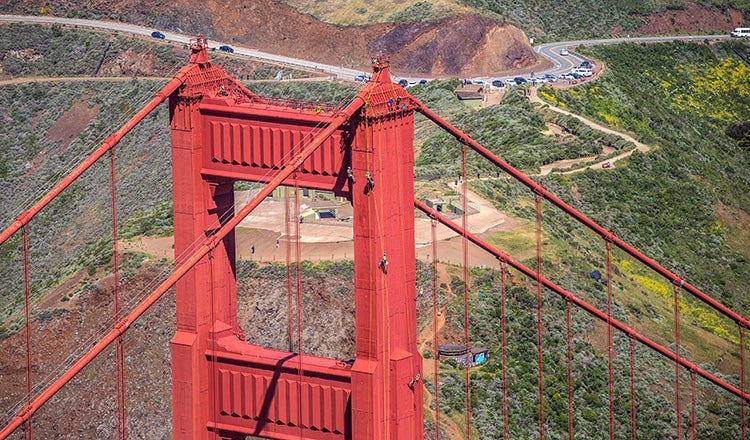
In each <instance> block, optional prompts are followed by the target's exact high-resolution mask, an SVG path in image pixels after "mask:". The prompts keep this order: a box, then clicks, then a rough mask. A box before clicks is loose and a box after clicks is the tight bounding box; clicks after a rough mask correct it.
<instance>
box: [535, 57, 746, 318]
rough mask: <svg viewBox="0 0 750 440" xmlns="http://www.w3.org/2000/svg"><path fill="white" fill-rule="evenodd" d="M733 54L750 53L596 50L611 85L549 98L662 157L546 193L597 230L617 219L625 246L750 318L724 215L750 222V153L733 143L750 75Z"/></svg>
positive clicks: (742, 263)
mask: <svg viewBox="0 0 750 440" xmlns="http://www.w3.org/2000/svg"><path fill="white" fill-rule="evenodd" d="M731 44H734V45H738V47H739V48H740V49H742V50H744V51H745V52H748V51H750V48H748V47H747V45H741V44H738V43H736V42H734V43H723V44H719V45H717V46H716V47H713V46H707V45H703V44H684V43H672V44H660V45H634V44H626V45H619V46H600V47H596V48H591V49H589V53H588V54H589V55H590V56H592V57H595V58H598V59H602V60H603V61H605V62H606V63H607V65H608V66H609V69H608V71H607V72H606V74H605V75H604V77H603V78H601V79H600V80H598V81H597V82H596V83H593V84H587V85H584V86H582V87H578V88H574V89H568V90H556V91H554V90H548V91H547V92H548V93H549V94H550V95H551V96H554V99H555V100H556V101H559V102H563V103H564V104H565V105H566V106H567V108H569V109H570V110H571V111H573V112H576V113H582V114H585V115H587V116H589V117H591V118H594V119H598V120H601V121H602V122H606V121H609V122H610V123H612V124H613V125H615V126H617V127H619V128H620V129H624V130H628V131H632V132H634V133H636V135H637V136H638V137H640V138H641V140H643V141H645V142H648V143H650V144H653V145H656V146H657V148H656V149H655V150H654V151H652V152H650V153H649V154H648V155H643V154H640V153H637V152H636V153H634V154H633V155H632V156H631V157H630V159H629V160H628V165H627V167H618V168H617V169H615V170H612V171H613V172H608V173H597V172H590V171H587V172H584V173H580V174H578V175H575V176H570V179H569V181H568V182H567V183H566V184H565V185H561V184H560V182H561V181H560V180H558V179H555V178H550V179H546V180H545V182H544V183H545V185H546V186H547V187H548V188H549V189H550V190H552V191H554V192H556V193H557V194H558V195H560V196H561V197H564V198H565V199H566V200H567V201H568V203H570V204H572V205H573V206H574V207H576V208H577V209H580V210H581V211H583V212H584V213H586V214H587V215H589V216H590V217H591V218H593V219H594V220H595V221H599V222H602V223H605V224H606V223H610V222H611V220H612V219H617V221H616V225H617V226H616V228H617V233H618V235H619V236H620V237H621V238H623V239H625V240H627V241H628V242H630V243H632V244H634V245H635V246H636V247H638V248H639V249H640V250H641V251H645V252H646V253H647V254H649V255H650V256H651V257H653V258H655V259H656V260H657V261H666V262H673V263H671V266H672V269H673V270H674V271H676V272H677V273H683V274H685V275H686V276H687V278H688V279H689V280H691V283H693V284H694V285H697V286H701V288H702V289H705V290H704V291H707V292H709V293H710V294H711V295H712V296H714V297H715V298H717V299H719V300H720V301H722V302H724V303H725V304H727V305H730V306H732V307H733V308H734V309H736V310H740V311H743V310H747V309H748V307H750V302H749V301H748V299H747V298H743V297H742V295H739V292H741V291H743V289H744V287H743V286H744V283H745V281H746V280H747V278H748V274H750V260H749V259H750V254H748V253H747V252H746V251H745V252H744V253H743V254H740V253H737V252H735V251H733V250H732V249H731V241H732V240H733V237H732V236H729V235H727V234H726V230H727V228H728V226H729V225H727V224H724V223H723V222H722V220H721V219H720V218H719V215H718V213H717V211H716V207H717V205H718V204H723V205H726V206H730V207H733V208H736V209H739V210H741V211H743V212H745V213H747V212H750V191H749V190H750V174H748V173H747V163H748V159H749V157H748V153H749V152H748V150H747V149H746V148H742V147H741V146H740V145H739V144H738V142H737V141H736V140H734V139H732V138H730V137H729V136H727V135H726V134H725V131H726V129H727V127H728V126H730V125H731V124H738V123H741V122H744V121H748V120H750V69H748V68H747V66H744V65H742V63H741V61H739V60H737V59H736V57H732V56H730V55H731V54H732V52H731V51H730V50H729V45H731ZM572 188H575V191H576V193H577V194H578V195H579V196H578V197H575V198H574V197H572V194H571V190H572ZM687 237H690V239H689V240H686V238H687ZM709 264H710V267H711V269H710V270H706V269H707V265H709Z"/></svg>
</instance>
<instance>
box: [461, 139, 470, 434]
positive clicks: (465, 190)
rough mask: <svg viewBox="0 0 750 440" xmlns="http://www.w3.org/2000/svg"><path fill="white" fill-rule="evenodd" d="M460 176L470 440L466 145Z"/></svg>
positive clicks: (463, 150) (467, 404)
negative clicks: (461, 183) (461, 182)
mask: <svg viewBox="0 0 750 440" xmlns="http://www.w3.org/2000/svg"><path fill="white" fill-rule="evenodd" d="M461 176H462V178H463V188H462V190H463V191H462V192H463V200H462V205H461V209H462V210H463V215H462V216H461V223H462V227H463V240H462V243H463V246H462V247H463V251H464V261H463V266H464V267H463V276H464V343H465V344H466V347H465V348H466V356H467V362H466V439H467V440H471V363H472V359H471V339H470V333H469V239H468V237H467V236H466V232H467V230H468V224H467V223H468V222H467V218H466V210H467V208H468V203H467V202H466V197H467V187H468V186H469V182H468V179H467V176H466V145H461Z"/></svg>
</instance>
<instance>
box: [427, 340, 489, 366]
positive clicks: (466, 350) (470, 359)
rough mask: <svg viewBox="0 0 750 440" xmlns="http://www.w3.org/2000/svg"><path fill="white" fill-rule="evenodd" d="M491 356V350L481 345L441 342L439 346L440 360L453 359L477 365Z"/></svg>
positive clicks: (465, 363)
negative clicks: (468, 345)
mask: <svg viewBox="0 0 750 440" xmlns="http://www.w3.org/2000/svg"><path fill="white" fill-rule="evenodd" d="M489 358H490V353H489V350H488V349H486V348H479V347H467V346H465V345H460V344H441V345H440V346H439V347H438V360H441V361H444V360H446V359H453V360H454V361H456V362H458V363H461V364H463V365H471V366H472V367H473V366H476V365H480V364H483V363H485V362H486V361H487V359H489Z"/></svg>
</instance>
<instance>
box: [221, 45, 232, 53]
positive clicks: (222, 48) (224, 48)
mask: <svg viewBox="0 0 750 440" xmlns="http://www.w3.org/2000/svg"><path fill="white" fill-rule="evenodd" d="M219 50H221V51H224V52H227V53H234V49H232V47H231V46H219Z"/></svg>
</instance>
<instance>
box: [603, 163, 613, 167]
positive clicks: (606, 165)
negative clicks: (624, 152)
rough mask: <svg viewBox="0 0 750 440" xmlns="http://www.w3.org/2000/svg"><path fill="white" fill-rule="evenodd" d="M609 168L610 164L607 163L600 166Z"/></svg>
mask: <svg viewBox="0 0 750 440" xmlns="http://www.w3.org/2000/svg"><path fill="white" fill-rule="evenodd" d="M611 166H612V164H611V163H609V162H604V163H603V164H602V168H609V167H611Z"/></svg>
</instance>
